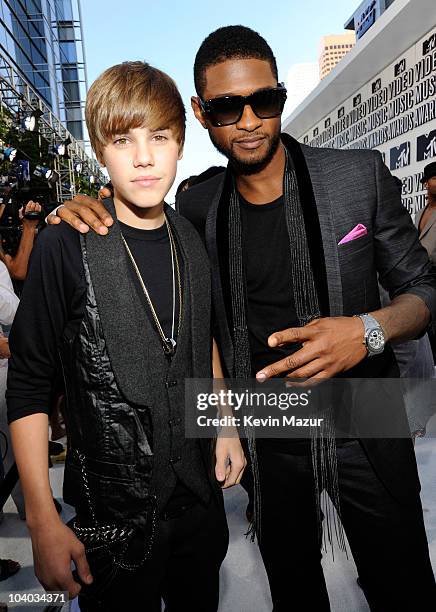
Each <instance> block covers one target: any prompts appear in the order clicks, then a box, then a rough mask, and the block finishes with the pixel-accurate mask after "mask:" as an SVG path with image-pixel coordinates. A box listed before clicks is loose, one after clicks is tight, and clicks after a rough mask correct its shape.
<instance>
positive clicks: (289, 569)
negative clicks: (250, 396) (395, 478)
mask: <svg viewBox="0 0 436 612" xmlns="http://www.w3.org/2000/svg"><path fill="white" fill-rule="evenodd" d="M259 446H260V445H259ZM337 452H338V472H339V474H338V475H339V489H340V503H341V511H342V522H343V525H344V529H345V531H346V534H347V537H348V541H349V544H350V547H351V552H352V554H353V557H354V561H355V563H356V566H357V571H358V574H359V577H360V580H361V582H362V585H363V586H364V592H365V595H366V598H367V600H368V603H369V605H370V608H371V610H372V612H411V611H412V610H416V611H419V612H426V611H427V610H428V611H430V610H436V587H435V581H434V576H433V572H432V568H431V564H430V559H429V554H428V546H427V540H426V535H425V530H424V524H423V517H422V508H421V503H420V500H419V497H418V496H417V497H416V499H415V500H411V503H410V504H408V505H401V504H400V503H399V502H397V501H396V500H395V499H394V498H393V497H392V496H391V495H390V494H389V492H388V491H387V490H386V489H385V487H384V485H383V484H382V483H381V482H380V480H379V479H378V477H377V476H376V474H375V473H374V470H373V469H372V467H371V464H370V463H369V461H368V459H367V457H366V454H365V452H364V450H363V448H362V447H361V445H360V443H359V442H357V441H351V442H347V443H346V444H345V445H344V446H343V447H338V451H337ZM259 470H260V484H261V495H262V513H261V534H260V535H261V539H260V551H261V554H262V558H263V561H264V563H265V567H266V571H267V574H268V579H269V583H270V588H271V595H272V600H273V603H274V612H289V611H290V610H292V612H307V611H308V610H316V612H325V611H326V610H330V605H329V599H328V595H327V589H326V585H325V580H324V575H323V571H322V567H321V551H320V540H319V535H318V530H317V517H316V505H315V495H314V483H313V470H312V467H311V457H310V456H308V455H305V454H303V455H295V454H287V453H286V454H285V453H282V452H275V451H274V450H273V449H271V448H269V449H268V448H267V446H264V447H260V448H259Z"/></svg>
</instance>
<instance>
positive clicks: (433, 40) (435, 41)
mask: <svg viewBox="0 0 436 612" xmlns="http://www.w3.org/2000/svg"><path fill="white" fill-rule="evenodd" d="M435 49H436V33H435V34H432V36H430V38H428V39H427V40H424V42H423V43H422V54H423V55H427V53H430V51H434V50H435Z"/></svg>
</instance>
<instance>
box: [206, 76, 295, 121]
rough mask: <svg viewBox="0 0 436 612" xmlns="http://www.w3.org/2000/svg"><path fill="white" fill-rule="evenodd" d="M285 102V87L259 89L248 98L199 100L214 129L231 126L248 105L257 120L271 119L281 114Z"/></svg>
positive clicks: (231, 97)
mask: <svg viewBox="0 0 436 612" xmlns="http://www.w3.org/2000/svg"><path fill="white" fill-rule="evenodd" d="M285 102H286V87H285V85H284V83H279V84H278V87H271V88H269V89H260V90H259V91H255V92H254V93H252V94H250V95H249V96H220V97H219V98H211V99H210V100H202V99H201V98H199V103H200V108H201V110H202V111H203V113H204V114H205V115H207V118H208V119H209V121H210V122H211V123H212V125H213V126H214V127H222V126H225V125H232V124H233V123H238V121H240V119H241V117H242V114H243V112H244V108H245V107H246V106H247V105H248V106H250V107H251V109H252V110H253V112H254V113H255V115H256V116H257V117H259V119H272V118H273V117H278V116H279V115H281V113H282V112H283V107H284V106H285Z"/></svg>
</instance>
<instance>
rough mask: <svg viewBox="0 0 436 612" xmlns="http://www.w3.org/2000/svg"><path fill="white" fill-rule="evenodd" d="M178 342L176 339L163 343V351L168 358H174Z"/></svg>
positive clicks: (168, 339) (166, 339) (169, 339)
mask: <svg viewBox="0 0 436 612" xmlns="http://www.w3.org/2000/svg"><path fill="white" fill-rule="evenodd" d="M175 349H176V341H175V340H174V338H165V340H164V341H163V351H164V353H165V355H167V356H168V357H172V356H173V355H174V353H175Z"/></svg>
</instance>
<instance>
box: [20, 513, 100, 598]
mask: <svg viewBox="0 0 436 612" xmlns="http://www.w3.org/2000/svg"><path fill="white" fill-rule="evenodd" d="M30 535H31V538H32V549H33V562H34V569H35V576H36V577H37V578H38V580H39V582H40V583H41V584H42V586H43V587H44V588H45V590H46V591H68V593H69V598H70V599H74V598H75V597H77V595H78V594H79V592H80V590H81V588H82V587H81V585H80V584H79V583H78V582H76V581H75V580H74V578H73V574H72V571H71V560H73V561H74V563H75V565H76V569H77V573H78V574H79V576H80V578H81V580H82V581H83V582H84V583H86V584H90V583H91V582H92V581H93V577H92V575H91V572H90V569H89V565H88V561H87V560H86V555H85V547H84V546H83V544H82V543H81V542H80V540H78V539H77V538H76V536H75V534H74V532H73V531H72V530H71V529H69V527H67V526H66V525H64V524H63V523H62V521H60V520H59V521H55V522H48V523H47V524H45V525H41V526H38V527H35V528H33V529H30Z"/></svg>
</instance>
